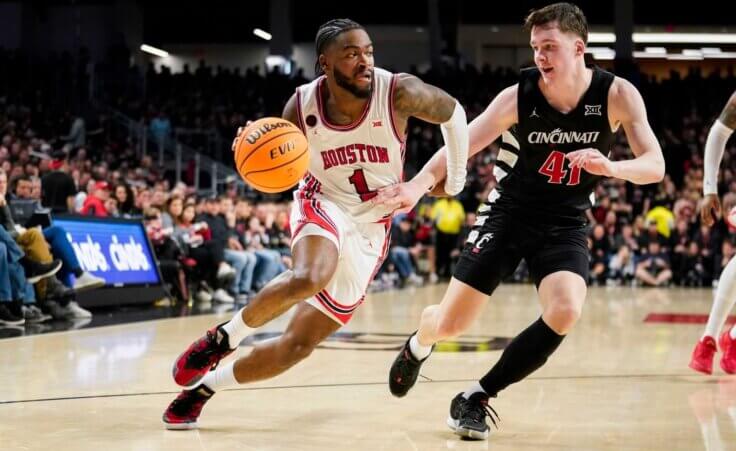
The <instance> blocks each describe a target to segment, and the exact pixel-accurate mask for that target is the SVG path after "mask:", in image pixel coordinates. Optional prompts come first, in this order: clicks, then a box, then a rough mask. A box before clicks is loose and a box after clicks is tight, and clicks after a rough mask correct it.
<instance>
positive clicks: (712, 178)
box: [700, 92, 736, 226]
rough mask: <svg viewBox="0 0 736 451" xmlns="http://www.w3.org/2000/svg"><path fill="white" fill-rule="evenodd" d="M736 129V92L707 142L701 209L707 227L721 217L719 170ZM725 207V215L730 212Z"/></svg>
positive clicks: (715, 124) (715, 123)
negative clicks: (724, 152) (729, 139)
mask: <svg viewBox="0 0 736 451" xmlns="http://www.w3.org/2000/svg"><path fill="white" fill-rule="evenodd" d="M734 129H736V92H734V93H733V94H732V95H731V98H730V99H728V103H726V106H725V107H724V108H723V111H721V115H720V116H719V117H718V119H716V121H715V122H714V123H713V126H712V127H711V128H710V131H709V132H708V139H707V140H706V141H705V155H704V157H703V162H704V171H703V196H704V198H703V205H702V207H701V209H700V219H701V221H702V222H703V224H705V225H707V226H711V225H713V223H714V222H715V220H716V218H717V217H718V216H720V215H721V202H720V200H719V199H718V168H719V167H720V165H721V159H723V151H724V150H725V149H726V141H728V137H729V136H731V134H732V133H733V130H734ZM725 207H726V205H724V209H723V212H724V214H725V213H726V212H727V211H728V210H727V209H726V208H725Z"/></svg>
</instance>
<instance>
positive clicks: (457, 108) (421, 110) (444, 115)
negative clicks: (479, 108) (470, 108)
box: [392, 74, 468, 195]
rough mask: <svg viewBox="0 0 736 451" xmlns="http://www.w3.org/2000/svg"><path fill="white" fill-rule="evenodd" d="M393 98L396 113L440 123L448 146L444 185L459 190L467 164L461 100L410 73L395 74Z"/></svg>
mask: <svg viewBox="0 0 736 451" xmlns="http://www.w3.org/2000/svg"><path fill="white" fill-rule="evenodd" d="M392 100H393V102H394V109H395V110H396V112H397V113H398V115H399V117H401V118H403V119H408V118H409V117H411V116H413V117H416V118H419V119H422V120H424V121H427V122H430V123H432V124H439V125H440V129H441V130H442V138H443V139H444V141H445V147H447V149H448V151H447V171H448V177H447V180H446V182H445V189H446V190H447V192H449V193H451V194H453V195H455V194H458V193H459V192H460V191H462V190H463V187H465V176H466V175H467V164H468V119H467V117H466V116H465V110H464V109H463V107H462V105H460V102H458V101H457V100H455V99H454V98H453V97H452V96H450V95H449V94H447V93H446V92H445V91H443V90H441V89H439V88H437V87H435V86H432V85H430V84H427V83H424V82H423V81H422V80H420V79H419V78H417V77H415V76H413V75H409V74H399V75H398V80H397V82H396V89H395V91H394V98H393V99H392Z"/></svg>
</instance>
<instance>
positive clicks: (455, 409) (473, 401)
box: [447, 392, 500, 440]
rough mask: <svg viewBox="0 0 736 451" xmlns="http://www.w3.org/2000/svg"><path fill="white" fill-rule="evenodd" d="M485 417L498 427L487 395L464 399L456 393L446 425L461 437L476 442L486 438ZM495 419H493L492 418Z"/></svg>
mask: <svg viewBox="0 0 736 451" xmlns="http://www.w3.org/2000/svg"><path fill="white" fill-rule="evenodd" d="M486 417H488V418H490V419H491V422H492V423H493V425H494V426H496V427H498V425H497V423H496V422H497V421H500V418H499V416H498V414H497V413H496V411H495V410H493V407H491V406H489V405H488V395H487V394H485V393H483V392H478V393H473V394H472V395H470V398H468V399H465V397H463V394H462V393H458V395H457V396H455V399H453V400H452V403H451V404H450V416H449V417H447V425H448V426H449V427H450V429H452V430H453V431H455V434H457V435H459V436H461V437H467V438H471V439H476V440H485V439H487V438H488V432H489V431H490V429H491V428H490V427H488V423H486ZM494 417H495V418H494Z"/></svg>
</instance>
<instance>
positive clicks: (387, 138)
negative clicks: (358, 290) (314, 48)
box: [295, 68, 404, 223]
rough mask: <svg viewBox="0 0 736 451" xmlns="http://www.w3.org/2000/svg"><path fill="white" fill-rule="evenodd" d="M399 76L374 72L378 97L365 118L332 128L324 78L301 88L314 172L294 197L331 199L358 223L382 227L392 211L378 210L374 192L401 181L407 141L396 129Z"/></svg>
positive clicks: (374, 94)
mask: <svg viewBox="0 0 736 451" xmlns="http://www.w3.org/2000/svg"><path fill="white" fill-rule="evenodd" d="M396 80H397V76H396V75H394V74H392V73H390V72H388V71H386V70H383V69H379V68H375V69H374V71H373V91H372V93H371V97H370V100H369V102H368V103H367V104H366V109H365V110H364V111H363V114H362V115H361V116H360V118H359V119H358V120H357V121H355V122H354V123H352V124H349V125H336V124H331V123H330V122H329V120H328V119H327V115H326V114H325V105H324V102H323V100H322V95H321V94H322V93H323V91H322V90H323V89H324V86H323V85H324V83H325V82H326V79H325V77H324V76H322V77H319V78H317V79H316V80H314V81H312V82H311V83H308V84H306V85H302V86H300V87H298V88H297V90H296V95H297V105H298V116H299V127H300V128H301V129H302V131H303V132H304V134H305V135H306V136H307V141H308V142H309V152H310V153H309V158H310V161H309V172H308V173H307V175H306V176H305V177H304V179H303V180H302V181H301V182H300V184H299V190H298V191H296V193H295V197H296V198H299V199H305V198H315V199H319V198H322V197H323V198H326V199H329V200H331V201H332V202H334V203H335V204H337V205H338V206H339V207H340V208H342V209H343V211H345V213H346V214H347V215H348V216H349V217H350V218H351V219H353V220H354V221H355V222H359V223H367V222H376V221H379V220H381V219H383V218H385V217H387V216H388V215H390V213H391V212H390V211H389V210H387V209H385V208H381V207H377V206H375V205H373V204H372V203H371V202H370V200H371V199H372V198H373V197H375V195H376V193H375V190H377V189H379V188H382V187H384V186H388V185H391V184H394V183H398V182H400V181H401V178H402V174H403V166H404V137H403V136H399V134H398V132H397V131H396V130H395V129H394V122H393V119H394V113H393V102H392V99H393V90H394V85H395V84H396Z"/></svg>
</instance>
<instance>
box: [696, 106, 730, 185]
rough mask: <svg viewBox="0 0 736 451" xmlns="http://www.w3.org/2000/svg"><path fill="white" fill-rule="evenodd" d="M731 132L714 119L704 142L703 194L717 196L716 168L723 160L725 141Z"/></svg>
mask: <svg viewBox="0 0 736 451" xmlns="http://www.w3.org/2000/svg"><path fill="white" fill-rule="evenodd" d="M731 133H733V130H731V129H730V128H728V127H726V126H725V125H724V124H723V122H721V121H719V120H718V119H716V121H715V123H714V124H713V126H712V127H711V128H710V132H709V133H708V139H707V140H706V141H705V156H704V157H703V160H704V161H703V164H704V166H705V169H704V171H703V194H705V195H708V194H718V167H719V166H720V165H721V159H722V158H723V150H724V149H725V148H726V141H728V137H729V136H731Z"/></svg>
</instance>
